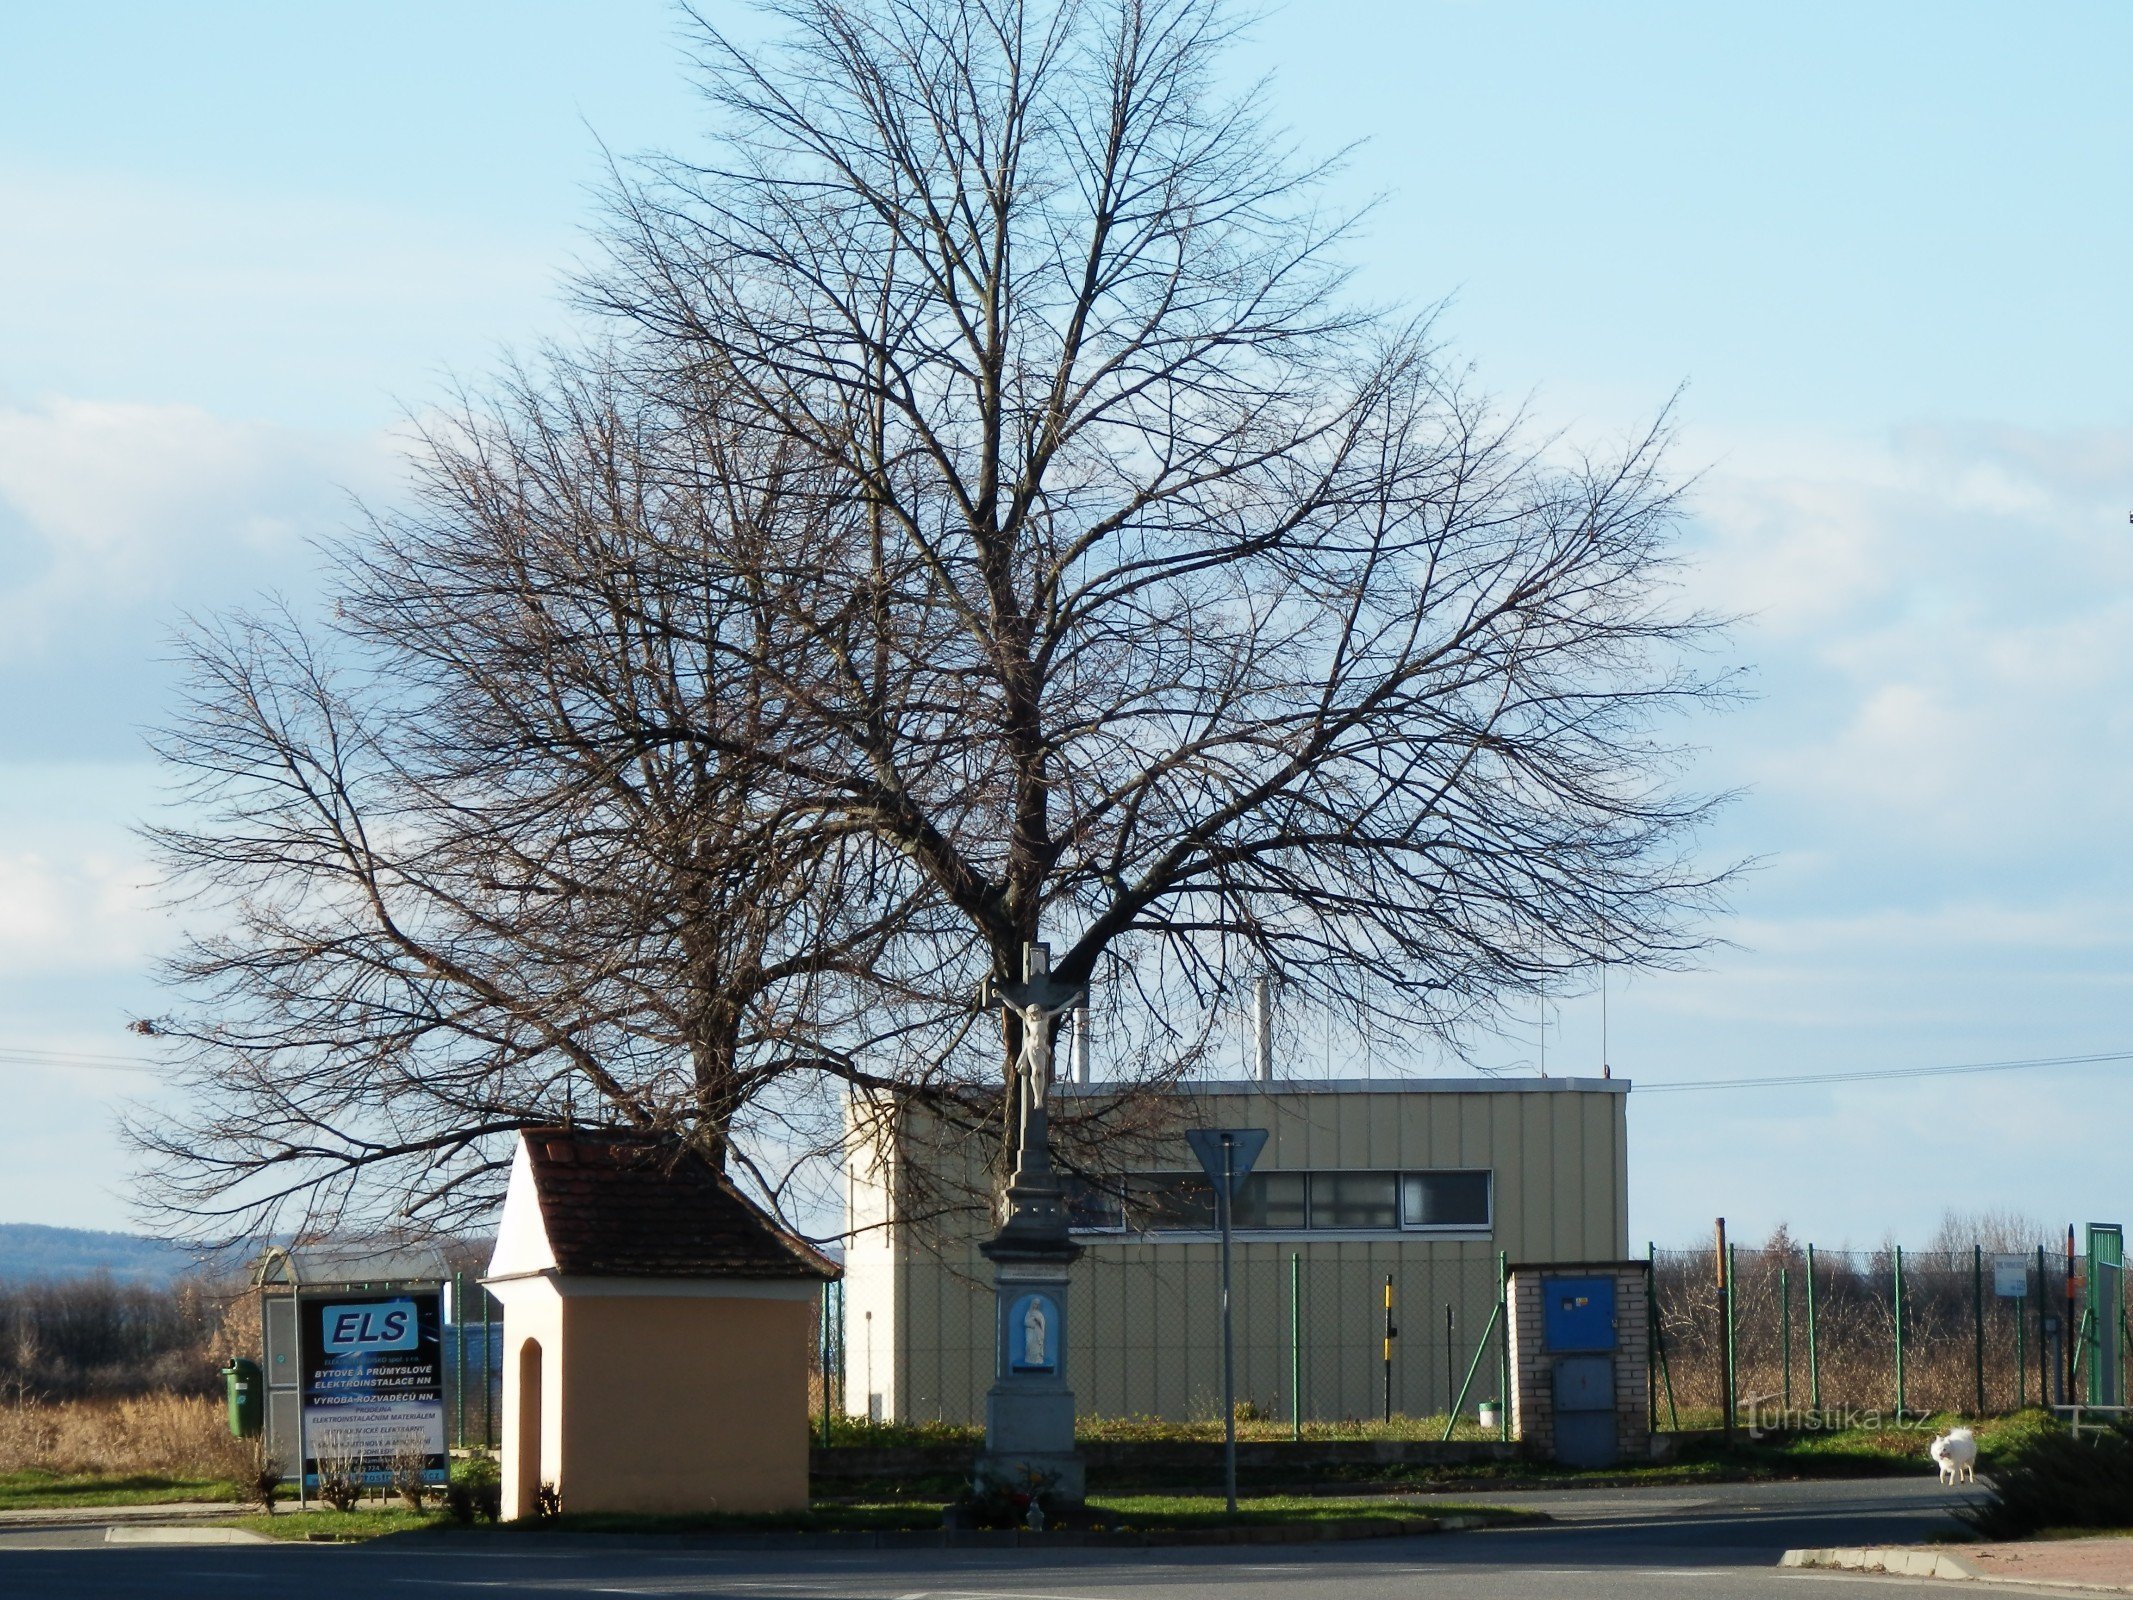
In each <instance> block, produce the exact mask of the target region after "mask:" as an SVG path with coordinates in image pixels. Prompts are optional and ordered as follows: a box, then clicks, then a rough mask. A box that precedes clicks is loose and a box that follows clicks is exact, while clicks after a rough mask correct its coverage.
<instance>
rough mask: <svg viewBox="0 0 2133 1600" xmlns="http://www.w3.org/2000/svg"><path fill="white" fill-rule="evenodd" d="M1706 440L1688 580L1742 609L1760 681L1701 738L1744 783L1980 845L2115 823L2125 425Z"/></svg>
mask: <svg viewBox="0 0 2133 1600" xmlns="http://www.w3.org/2000/svg"><path fill="white" fill-rule="evenodd" d="M1719 453H1721V454H1722V456H1723V459H1724V464H1723V465H1722V466H1720V467H1719V468H1717V469H1715V470H1714V471H1713V473H1712V474H1711V476H1710V478H1709V480H1708V481H1707V486H1706V491H1705V493H1704V495H1703V496H1702V499H1701V502H1700V507H1701V515H1700V521H1701V531H1702V538H1701V540H1700V552H1699V553H1700V556H1701V566H1700V568H1699V571H1698V574H1697V577H1696V580H1695V581H1696V584H1697V587H1698V592H1699V596H1700V598H1703V599H1704V600H1706V601H1708V602H1710V603H1712V604H1714V605H1717V606H1719V607H1721V608H1725V609H1731V610H1736V611H1741V612H1746V613H1748V614H1749V618H1750V620H1749V621H1748V622H1747V623H1746V625H1745V626H1744V627H1743V629H1742V633H1741V647H1742V650H1743V653H1744V654H1745V655H1747V656H1749V657H1750V658H1752V659H1754V660H1755V662H1756V663H1757V666H1758V669H1759V676H1760V679H1761V681H1762V683H1763V684H1764V686H1765V698H1764V700H1763V702H1762V703H1761V704H1760V705H1758V706H1757V707H1755V708H1754V709H1752V710H1751V711H1750V712H1748V713H1746V714H1745V715H1744V716H1743V717H1742V718H1740V719H1738V722H1739V726H1737V727H1735V728H1732V729H1729V730H1724V731H1722V733H1721V735H1720V736H1721V738H1722V739H1724V740H1725V741H1726V742H1727V744H1728V745H1729V746H1731V747H1732V750H1733V752H1734V754H1735V755H1736V756H1737V758H1738V759H1739V761H1740V763H1741V765H1742V767H1743V768H1744V769H1745V772H1744V774H1743V775H1744V776H1746V777H1747V778H1748V779H1749V781H1751V782H1752V783H1754V784H1755V785H1756V786H1757V787H1758V788H1759V789H1761V790H1764V791H1765V792H1767V793H1769V794H1772V795H1774V796H1777V797H1779V798H1781V799H1782V800H1784V801H1785V802H1787V803H1789V804H1792V805H1795V806H1798V807H1804V808H1807V809H1809V810H1813V811H1816V812H1819V813H1821V814H1823V816H1824V818H1825V820H1835V821H1837V822H1839V823H1840V825H1841V826H1842V827H1843V828H1845V829H1846V830H1847V831H1849V832H1851V833H1852V835H1853V837H1854V839H1855V841H1856V840H1858V839H1861V838H1864V837H1871V836H1873V835H1875V834H1877V833H1878V834H1888V833H1895V834H1900V835H1903V836H1904V837H1906V838H1907V839H1910V840H1912V841H1915V842H1931V843H1934V844H1937V845H1939V846H1942V847H1946V848H1949V849H1953V850H1957V851H1963V852H1991V853H1994V854H1996V855H1998V856H2001V857H2004V856H2006V855H2007V854H2008V853H2010V852H2023V853H2035V852H2037V851H2038V850H2040V849H2042V850H2043V851H2044V852H2045V853H2050V852H2051V851H2053V850H2058V849H2062V848H2064V847H2065V846H2066V845H2067V844H2069V843H2070V842H2071V841H2070V839H2069V835H2074V836H2081V835H2086V834H2089V833H2091V832H2093V831H2095V830H2100V829H2102V828H2104V827H2106V826H2115V821H2114V819H2115V818H2116V815H2117V812H2118V804H2117V800H2116V795H2117V794H2118V793H2119V792H2122V791H2123V788H2124V786H2125V784H2126V783H2128V782H2133V746H2129V743H2128V741H2127V740H2126V738H2125V737H2124V735H2125V733H2126V732H2127V730H2128V714H2127V712H2126V710H2125V709H2124V708H2126V707H2128V706H2129V705H2133V536H2129V532H2128V529H2127V526H2126V520H2125V519H2126V510H2127V507H2128V506H2133V432H2123V431H2121V432H2109V431H2089V432H2081V433H2064V434H2047V433H2039V432H2034V431H2024V430H2017V429H2011V428H1986V427H1968V428H1937V429H1927V428H1913V429H1908V430H1902V431H1899V432H1896V433H1894V434H1892V435H1891V436H1890V437H1889V438H1888V439H1886V440H1885V441H1882V442H1879V443H1875V444H1871V445H1865V444H1861V443H1859V442H1857V441H1834V442H1830V441H1824V442H1819V443H1818V442H1815V441H1811V440H1805V439H1801V438H1797V437H1795V438H1788V439H1778V440H1750V441H1742V442H1736V443H1734V444H1732V445H1731V446H1730V447H1727V448H1724V449H1723V450H1722V451H1721V452H1719ZM2044 818H2049V819H2051V820H2050V823H2049V827H2050V828H2051V830H2052V831H2053V832H2054V834H2055V835H2056V836H2057V837H2056V838H2055V839H2053V840H2051V841H2045V840H2042V839H2040V838H2038V837H2037V830H2038V827H2039V825H2040V821H2041V819H2044Z"/></svg>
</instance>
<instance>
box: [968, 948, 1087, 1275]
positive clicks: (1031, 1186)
mask: <svg viewBox="0 0 2133 1600" xmlns="http://www.w3.org/2000/svg"><path fill="white" fill-rule="evenodd" d="M986 998H987V999H988V1000H990V1001H993V1002H996V1003H998V1004H1000V1005H1002V1006H1005V1007H1006V1008H1007V1009H1008V1010H1010V1011H1012V1012H1014V1014H1015V1016H1016V1019H1017V1020H1018V1021H1019V1022H1020V1023H1021V1024H1022V1048H1021V1051H1020V1052H1019V1053H1018V1054H1017V1055H1016V1057H1015V1109H1016V1111H1017V1113H1018V1114H1019V1115H1018V1120H1019V1122H1020V1126H1019V1127H1018V1128H1017V1130H1016V1137H1015V1164H1014V1169H1013V1172H1012V1173H1011V1174H1010V1176H1009V1179H1008V1184H1007V1207H1006V1211H1007V1215H1006V1217H1005V1218H1004V1219H1003V1221H1002V1225H1001V1229H1000V1235H999V1237H1000V1239H1007V1238H1009V1237H1010V1236H1011V1235H1012V1236H1013V1237H1014V1239H1015V1240H1016V1241H1018V1242H1021V1243H1025V1244H1027V1243H1034V1242H1037V1241H1039V1240H1041V1239H1053V1238H1056V1239H1057V1241H1058V1242H1059V1243H1060V1244H1062V1245H1064V1244H1066V1243H1067V1237H1066V1207H1065V1205H1064V1203H1063V1198H1062V1196H1061V1193H1060V1189H1059V1179H1058V1177H1057V1175H1056V1174H1055V1173H1054V1172H1053V1171H1052V1141H1051V1118H1050V1108H1051V1089H1052V1019H1053V1018H1055V1017H1060V1016H1064V1015H1065V1014H1066V1013H1067V1012H1070V1011H1072V1010H1074V1009H1075V1008H1076V1007H1078V1006H1080V1005H1083V1004H1085V1003H1086V1001H1087V998H1088V992H1087V991H1086V990H1084V989H1077V988H1075V987H1073V986H1072V985H1070V984H1065V983H1061V982H1060V981H1059V980H1058V979H1056V978H1054V977H1053V976H1052V961H1051V950H1050V948H1049V947H1048V946H1046V945H1041V944H1027V945H1024V946H1023V947H1022V981H1021V982H1019V983H1001V984H996V985H995V984H988V985H987V991H986ZM1077 1253H1078V1252H1077Z"/></svg>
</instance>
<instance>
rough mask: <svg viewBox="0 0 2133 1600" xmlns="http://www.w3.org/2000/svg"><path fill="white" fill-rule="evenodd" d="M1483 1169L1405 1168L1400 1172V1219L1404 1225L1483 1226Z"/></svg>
mask: <svg viewBox="0 0 2133 1600" xmlns="http://www.w3.org/2000/svg"><path fill="white" fill-rule="evenodd" d="M1489 1187H1490V1185H1489V1174H1488V1173H1487V1172H1408V1173H1403V1174H1401V1176H1400V1223H1401V1225H1402V1226H1403V1227H1408V1228H1486V1227H1487V1226H1488V1225H1489Z"/></svg>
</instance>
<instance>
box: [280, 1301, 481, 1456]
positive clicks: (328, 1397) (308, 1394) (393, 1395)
mask: <svg viewBox="0 0 2133 1600" xmlns="http://www.w3.org/2000/svg"><path fill="white" fill-rule="evenodd" d="M440 1300H441V1296H440V1295H439V1293H438V1291H437V1290H435V1289H426V1290H393V1291H383V1292H379V1293H375V1294H364V1293H350V1294H335V1295H322V1296H320V1297H318V1298H316V1299H312V1298H305V1299H303V1300H302V1301H300V1302H299V1315H300V1316H301V1318H302V1322H303V1327H302V1333H301V1339H302V1349H303V1426H304V1482H305V1485H306V1486H307V1487H314V1486H316V1485H317V1483H318V1474H319V1463H320V1461H322V1460H324V1461H330V1462H334V1463H337V1464H339V1465H341V1466H342V1467H344V1468H347V1469H349V1470H351V1471H353V1472H354V1473H355V1474H356V1475H358V1476H359V1477H360V1479H361V1481H362V1482H364V1483H366V1484H389V1483H390V1482H391V1481H392V1479H393V1474H394V1470H395V1468H396V1467H398V1466H401V1465H412V1463H413V1460H414V1458H416V1457H419V1458H420V1459H421V1463H422V1474H423V1477H424V1478H425V1479H426V1480H427V1481H428V1482H431V1483H443V1482H444V1481H445V1478H446V1474H447V1467H448V1462H447V1460H446V1456H445V1443H444V1361H443V1349H442V1340H441V1338H440V1334H439V1328H440V1322H441V1316H440V1312H441V1307H440Z"/></svg>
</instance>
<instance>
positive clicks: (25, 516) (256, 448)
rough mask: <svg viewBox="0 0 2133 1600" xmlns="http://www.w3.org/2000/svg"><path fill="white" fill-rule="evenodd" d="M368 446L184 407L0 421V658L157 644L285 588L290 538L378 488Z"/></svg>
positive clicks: (79, 406)
mask: <svg viewBox="0 0 2133 1600" xmlns="http://www.w3.org/2000/svg"><path fill="white" fill-rule="evenodd" d="M390 470H391V467H390V456H389V453H388V451H387V450H386V448H385V441H384V439H383V438H381V437H373V438H370V439H355V440H350V439H336V438H322V437H318V436H315V435H308V434H302V433H297V432H294V431H292V430H288V429H283V428H277V427H273V426H271V425H269V424H264V423H256V422H237V421H231V420H229V419H227V418H222V417H217V416H213V415H210V414H209V413H207V412H205V411H202V410H199V409H198V408H196V407H192V406H159V405H129V404H115V403H109V402H102V401H87V400H71V399H56V400H52V401H49V402H47V403H45V404H43V405H40V406H37V407H34V408H28V409H0V540H4V544H5V546H6V547H7V550H8V559H7V561H6V563H5V567H4V569H0V661H5V660H6V659H8V658H15V659H20V658H21V657H24V656H26V655H33V654H37V653H41V652H44V651H48V650H51V649H53V648H55V647H60V648H64V649H65V650H66V651H67V653H68V654H69V656H70V657H73V656H88V657H94V656H95V655H96V654H98V653H99V652H100V650H101V649H103V648H105V647H108V646H109V645H110V644H111V643H112V642H113V635H114V634H118V635H122V636H124V635H131V636H132V637H133V638H134V640H135V641H136V642H138V641H139V639H140V636H141V635H142V634H143V633H144V632H145V633H150V634H153V633H160V631H161V630H162V629H163V628H164V627H167V626H168V625H169V624H170V622H172V621H173V620H175V618H174V611H175V609H176V608H177V607H179V606H183V605H188V604H201V603H209V604H213V603H227V602H234V601H241V600H243V599H247V598H249V597H250V595H251V594H253V593H255V592H256V591H257V590H258V589H260V588H262V587H265V586H267V585H270V584H274V583H277V582H279V583H289V582H292V581H297V580H300V578H301V576H302V574H303V572H304V571H305V569H306V567H307V565H308V562H309V553H308V550H307V547H306V545H305V540H306V539H307V538H309V537H315V536H318V535H322V534H328V533H331V532H333V531H334V530H336V529H337V528H339V527H341V526H342V525H344V524H345V523H346V521H347V518H348V502H347V497H346V496H347V492H348V491H351V490H354V491H374V490H375V489H376V488H377V487H378V486H380V485H381V484H384V483H386V482H388V481H389V473H390Z"/></svg>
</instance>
